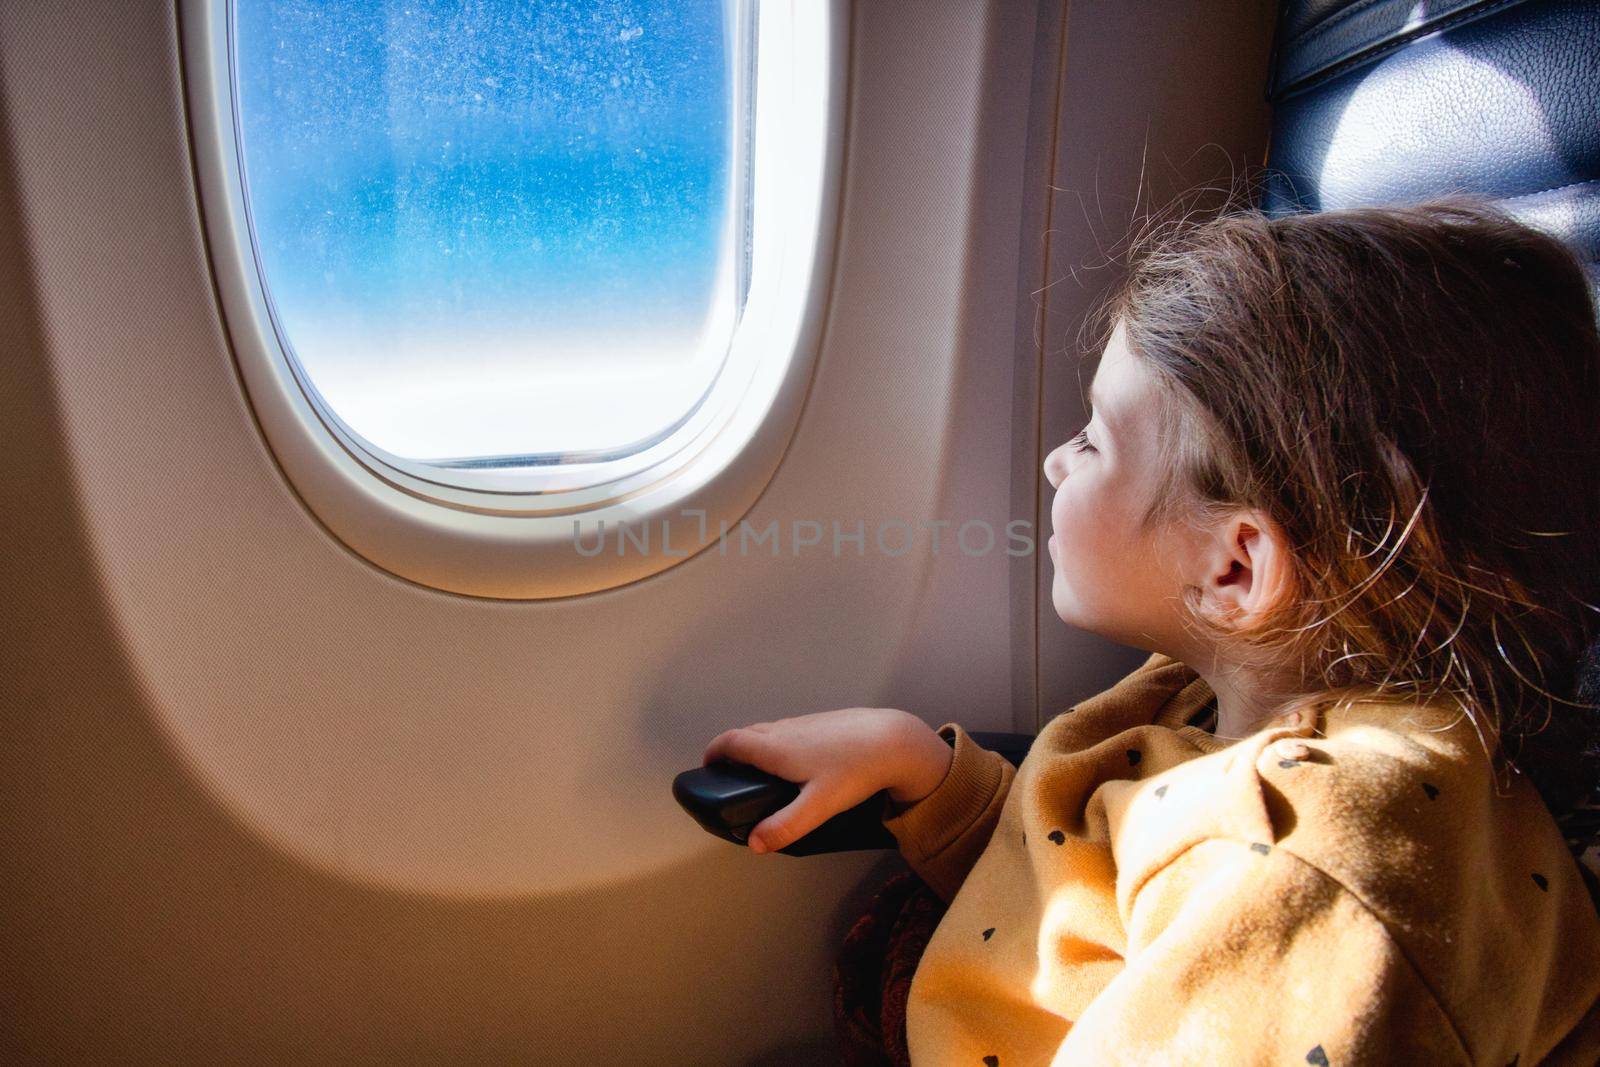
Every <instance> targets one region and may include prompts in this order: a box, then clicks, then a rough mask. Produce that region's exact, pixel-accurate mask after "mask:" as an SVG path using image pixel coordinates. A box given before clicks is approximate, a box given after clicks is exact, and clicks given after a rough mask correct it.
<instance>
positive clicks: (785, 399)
mask: <svg viewBox="0 0 1600 1067" xmlns="http://www.w3.org/2000/svg"><path fill="white" fill-rule="evenodd" d="M231 6H232V5H231V0H183V3H182V6H181V8H180V15H181V18H182V25H181V27H180V31H181V38H182V49H183V53H184V56H183V58H184V67H185V83H186V86H185V88H186V93H187V97H188V108H189V120H190V134H191V141H192V148H193V152H194V159H195V167H196V180H197V183H198V186H199V198H200V208H201V212H202V223H203V227H202V228H203V231H204V235H205V241H206V245H207V248H208V252H209V255H210V258H211V265H212V272H213V276H214V279H215V282H216V288H217V296H218V299H219V301H220V305H221V307H220V310H221V314H222V319H223V327H224V330H225V332H226V335H227V338H228V342H229V345H230V348H231V350H232V353H233V357H234V361H235V364H236V366H237V368H238V372H239V376H240V379H241V382H242V385H243V388H244V392H245V394H246V397H247V400H248V402H249V404H250V407H251V408H252V409H253V411H254V412H255V416H256V421H257V423H258V424H259V426H260V428H261V432H262V434H263V436H264V437H265V439H266V443H267V445H268V447H269V449H270V451H271V452H272V454H273V455H274V456H275V457H276V459H277V462H278V464H279V466H280V468H281V469H282V471H283V473H284V475H285V477H286V478H287V479H288V481H289V483H290V484H291V485H292V486H293V487H294V489H295V491H296V492H297V494H298V495H299V496H300V498H301V500H302V501H303V502H304V504H305V505H306V507H308V508H309V509H310V510H311V512H312V513H313V514H314V515H315V516H316V517H317V518H318V519H319V520H320V521H321V523H322V524H323V526H325V527H326V528H327V529H328V530H329V531H330V532H331V533H332V534H333V535H334V536H335V537H337V538H338V539H339V540H340V541H342V542H343V543H344V544H345V545H346V546H348V547H349V548H350V549H352V550H353V551H354V552H356V553H357V554H358V555H360V556H362V557H363V558H365V559H367V560H368V561H370V562H371V563H373V564H375V565H377V566H378V567H380V568H382V569H383V570H386V571H388V572H390V573H392V574H395V575H397V576H399V577H401V578H405V579H408V580H410V581H413V582H416V583H419V584H421V585H425V586H429V587H432V588H435V589H440V590H445V591H448V592H452V593H460V594H464V595H469V596H477V597H489V598H494V599H504V600H537V599H546V598H553V597H565V596H573V595H578V594H582V593H588V592H596V591H599V590H603V589H611V588H615V587H617V586H620V585H625V584H628V583H629V582H633V581H637V580H639V579H641V578H645V577H648V576H650V575H652V574H656V573H659V572H661V571H663V570H665V569H667V568H669V567H671V566H673V565H675V564H677V563H680V562H682V561H683V560H685V559H688V558H691V557H692V556H694V555H695V554H696V553H698V552H700V551H702V550H704V549H705V548H707V547H709V546H711V545H713V544H715V543H717V532H716V531H717V530H718V528H719V526H720V525H721V524H724V523H725V524H726V527H724V528H727V527H732V526H734V525H735V524H736V523H737V522H738V520H739V519H740V518H741V517H742V516H743V515H744V514H745V513H746V512H748V510H749V509H750V507H751V506H752V505H753V504H754V503H755V501H756V499H757V498H758V497H759V496H760V494H761V492H762V491H763V490H764V489H765V488H766V485H767V484H768V482H770V480H771V478H772V476H773V474H774V473H775V472H776V470H777V467H778V463H779V461H780V460H781V459H782V457H783V453H784V451H785V449H786V448H787V447H788V444H789V441H790V440H791V438H792V437H793V434H794V430H795V427H796V425H797V424H798V421H799V416H800V411H801V408H802V406H803V402H804V399H805V393H806V391H807V389H808V387H809V384H810V380H811V376H812V373H813V371H814V369H815V366H816V361H817V350H818V347H819V343H820V340H821V333H822V325H823V319H824V315H825V311H826V305H827V299H828V291H829V287H830V283H831V276H832V261H833V250H834V243H835V239H836V232H837V220H838V211H839V199H840V195H841V193H840V191H841V185H842V173H841V171H842V167H841V163H842V157H843V152H844V140H845V129H844V126H845V119H846V108H845V103H846V101H845V96H846V93H845V85H846V78H847V73H848V40H847V36H846V31H847V27H848V17H847V16H848V10H847V7H848V3H847V0H820V2H819V0H776V2H775V0H761V3H760V25H761V27H762V31H758V32H763V33H764V35H765V36H764V38H763V40H762V43H761V49H762V52H761V62H760V63H758V64H757V74H756V79H757V81H756V119H755V124H756V136H755V138H754V157H755V164H754V166H755V175H756V180H755V182H754V183H753V188H754V202H753V204H752V213H753V216H754V219H755V224H754V229H755V233H756V236H757V240H756V242H755V243H754V244H753V255H752V269H751V282H750V289H749V297H748V299H747V302H746V305H745V308H744V313H743V315H742V316H741V318H740V322H739V325H738V326H737V328H736V329H735V330H734V334H733V338H732V340H731V342H730V350H732V349H735V348H737V347H738V346H745V351H747V352H749V353H750V355H749V356H748V358H745V359H743V360H738V359H736V358H735V356H734V355H730V357H729V359H728V361H727V362H728V364H729V365H730V366H737V367H739V368H741V370H740V371H739V375H738V376H737V377H736V378H734V379H731V382H732V385H733V386H734V387H736V388H737V390H738V392H737V393H735V394H734V395H733V396H732V398H731V399H727V400H725V401H724V402H723V408H722V410H721V412H720V413H719V414H718V417H717V421H715V422H713V423H712V424H711V425H709V426H702V427H701V428H700V429H699V431H698V435H697V436H696V437H695V438H693V439H690V440H686V441H682V442H669V444H671V445H672V446H673V447H672V448H671V453H672V455H673V456H676V457H677V459H678V462H677V463H676V464H675V465H672V464H667V465H662V464H659V463H658V464H656V465H654V466H652V467H650V468H647V469H646V470H644V471H642V472H639V473H637V474H635V475H633V476H632V477H630V478H628V479H625V480H623V481H611V482H606V483H602V484H599V485H591V486H586V487H581V488H577V489H557V490H554V491H551V490H545V491H540V492H527V491H517V490H515V489H514V488H511V487H510V483H506V482H504V481H502V483H501V484H502V486H504V487H496V486H495V484H494V482H493V480H492V479H485V478H483V477H482V476H479V475H474V476H473V477H472V479H471V481H472V482H473V483H475V484H468V485H462V484H450V483H449V482H446V481H444V480H442V479H439V478H437V477H436V476H435V475H434V474H433V473H432V471H431V470H430V469H419V467H418V466H417V465H414V464H408V463H406V461H403V460H402V461H398V462H392V461H391V460H393V459H394V458H393V457H388V458H386V457H384V456H383V454H381V453H379V452H378V451H377V450H376V449H373V448H372V447H371V446H370V445H367V444H366V443H365V442H362V441H361V440H360V439H359V438H356V437H354V435H352V434H350V433H349V432H348V430H347V429H344V428H343V427H342V426H341V424H340V423H339V421H338V420H337V418H329V417H328V416H329V415H330V412H328V411H327V410H326V409H325V408H322V407H321V406H320V405H319V403H318V402H317V401H316V400H315V399H314V398H313V396H312V395H311V394H312V392H313V390H310V389H309V388H308V384H309V383H303V382H302V380H301V378H300V376H299V375H298V374H297V373H296V370H295V368H294V366H293V363H292V357H291V356H290V355H289V353H288V352H287V351H286V350H285V348H284V346H283V345H282V344H281V343H280V342H279V335H278V331H277V327H276V326H275V324H274V321H273V312H272V307H271V298H270V295H269V294H268V292H267V290H266V287H265V283H264V279H263V277H262V273H261V270H260V268H259V264H258V263H257V260H256V256H255V250H254V236H253V234H252V232H251V229H250V219H249V213H248V212H249V208H248V205H247V203H246V201H245V186H244V176H243V169H242V163H241V160H240V154H239V143H238V138H237V133H236V116H235V106H234V105H235V99H234V93H233V77H232V47H231V41H232V33H231V26H230V13H231ZM772 20H780V21H777V22H776V23H775V22H774V21H772ZM785 29H786V30H788V31H789V32H788V33H787V34H786V35H783V36H781V37H780V36H779V34H780V33H781V31H783V30H785ZM775 31H776V32H775ZM773 39H776V40H783V41H785V42H787V49H786V52H787V54H779V53H774V52H773V51H772V48H773V46H772V45H771V44H769V40H773ZM771 129H779V130H781V131H782V132H783V135H782V136H772V135H767V136H765V137H763V136H762V131H763V130H771ZM767 234H770V236H768V237H766V239H765V242H764V243H763V241H762V239H761V238H762V235H767ZM724 384H725V385H726V384H727V383H724ZM686 451H687V453H688V454H684V453H685V452H686ZM438 470H439V472H441V473H442V472H443V471H444V470H445V469H444V468H439V469H438ZM667 527H670V530H671V541H670V542H669V543H667V544H663V545H660V548H659V551H641V550H639V547H638V542H637V540H634V541H633V542H630V543H628V544H625V543H624V539H623V536H622V535H623V532H624V531H625V530H632V531H635V532H637V531H639V530H640V528H643V529H644V531H645V532H646V534H648V533H649V532H650V531H651V530H652V529H656V530H664V529H666V528H667ZM580 534H581V537H582V538H583V547H582V550H580V546H579V536H580ZM636 536H637V534H636ZM630 549H631V550H630Z"/></svg>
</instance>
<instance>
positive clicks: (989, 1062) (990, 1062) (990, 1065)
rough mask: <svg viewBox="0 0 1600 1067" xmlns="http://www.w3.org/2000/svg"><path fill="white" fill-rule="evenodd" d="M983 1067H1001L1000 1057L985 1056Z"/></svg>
mask: <svg viewBox="0 0 1600 1067" xmlns="http://www.w3.org/2000/svg"><path fill="white" fill-rule="evenodd" d="M983 1067H1000V1057H999V1056H985V1057H984V1058H983Z"/></svg>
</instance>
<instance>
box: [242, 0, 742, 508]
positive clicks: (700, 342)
mask: <svg viewBox="0 0 1600 1067" xmlns="http://www.w3.org/2000/svg"><path fill="white" fill-rule="evenodd" d="M230 14H231V18H232V23H231V27H230V33H231V42H232V52H233V55H232V63H233V67H232V77H233V92H234V109H235V110H234V122H235V126H236V134H237V141H238V145H239V157H240V158H239V163H240V166H241V168H242V171H243V180H244V187H245V200H246V204H247V212H248V218H249V229H250V238H251V241H252V242H253V249H254V255H255V260H256V264H257V268H258V270H259V272H260V274H261V276H262V279H263V283H264V287H265V290H266V292H267V294H268V299H269V305H270V308H271V316H272V321H273V325H274V329H275V330H276V332H277V335H278V339H279V342H280V343H281V344H282V345H283V347H284V349H285V352H286V354H287V355H288V357H289V360H290V363H291V365H292V366H293V368H294V370H295V375H296V377H297V378H298V380H299V381H300V384H301V386H302V388H303V389H304V390H305V392H306V393H307V395H308V396H309V397H310V398H311V400H312V401H313V404H314V405H315V407H316V408H317V411H318V413H319V415H320V416H321V417H323V418H324V419H325V420H331V421H332V422H333V423H336V424H337V425H338V426H339V427H340V428H341V429H342V430H343V431H344V434H345V436H346V437H347V438H353V439H354V440H355V441H356V442H357V443H358V444H359V445H360V446H361V447H362V448H364V449H366V450H367V451H368V452H369V453H371V454H372V455H374V456H376V457H378V458H380V459H382V460H384V461H389V462H394V463H397V464H400V465H402V466H403V467H404V468H405V469H408V470H412V471H416V470H418V469H422V470H424V471H425V472H427V474H426V476H428V477H431V478H433V479H434V480H437V481H441V482H443V483H445V484H459V485H471V484H473V483H472V482H471V480H470V479H471V474H470V472H493V473H496V474H498V475H499V476H500V477H501V478H502V482H501V483H500V484H502V485H507V486H510V485H513V484H514V486H515V487H516V488H519V489H533V490H535V491H537V490H540V489H543V488H545V487H547V486H554V485H557V484H558V483H559V479H560V478H561V476H562V474H563V472H566V473H567V474H568V475H572V474H573V472H578V474H577V475H576V477H569V479H568V481H567V482H566V483H565V484H566V485H568V486H572V485H577V486H581V485H584V484H595V483H596V482H598V481H602V480H604V479H605V478H606V477H613V478H614V477H616V476H617V471H616V470H615V469H613V468H614V467H616V466H617V465H618V464H621V465H622V466H624V467H625V466H626V464H627V461H628V458H629V457H640V456H644V455H646V454H649V455H659V453H660V451H661V446H662V445H663V443H664V442H666V443H668V444H669V445H670V441H671V440H672V439H673V437H674V435H675V434H681V433H687V432H689V431H690V430H691V429H693V417H694V416H696V415H697V413H698V414H704V412H701V411H700V409H701V408H703V407H705V405H706V400H707V397H708V396H710V395H711V394H712V391H713V386H714V385H715V383H716V382H717V380H718V378H719V376H723V375H724V374H725V373H726V372H727V371H728V364H729V354H730V351H732V350H733V347H732V345H731V341H732V338H733V336H734V333H735V330H736V328H737V327H738V325H739V321H740V316H741V313H742V311H743V309H744V306H745V302H746V294H747V292H748V290H749V279H750V276H751V258H752V254H753V252H752V249H753V245H752V238H754V239H755V240H759V239H760V237H761V235H760V234H753V233H752V229H753V227H752V226H751V224H750V219H751V218H752V213H751V197H750V195H749V187H750V179H751V166H750V162H749V160H750V158H751V152H752V150H753V149H752V141H753V123H752V121H750V116H752V115H753V108H754V100H753V97H754V92H753V78H754V70H755V63H756V58H757V57H756V56H755V54H754V53H755V43H756V40H757V38H756V34H755V12H754V6H753V0H608V2H604V3H601V2H568V3H552V4H529V3H526V2H525V0H474V2H472V3H466V4H463V3H460V2H450V0H339V2H329V0H234V3H233V6H232V8H231V12H230ZM608 464H609V465H610V466H609V467H608ZM624 473H626V472H624ZM508 475H509V476H510V477H511V478H512V479H513V481H504V479H505V477H506V476H508ZM519 479H520V480H519Z"/></svg>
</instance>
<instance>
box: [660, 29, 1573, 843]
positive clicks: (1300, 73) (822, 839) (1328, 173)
mask: <svg viewBox="0 0 1600 1067" xmlns="http://www.w3.org/2000/svg"><path fill="white" fill-rule="evenodd" d="M1274 38H1275V40H1274V45H1273V56H1272V63H1271V68H1270V74H1269V78H1268V87H1267V91H1266V95H1267V99H1268V101H1269V103H1271V105H1272V134H1271V141H1270V150H1269V153H1268V158H1267V165H1268V168H1269V174H1268V179H1267V181H1266V183H1265V188H1264V190H1263V192H1262V194H1261V195H1262V207H1263V209H1264V210H1266V211H1268V212H1269V213H1274V214H1284V213H1288V212H1294V211H1318V210H1323V209H1330V208H1339V207H1346V206H1355V205H1359V204H1376V203H1382V202H1392V201H1406V200H1421V199H1425V198H1427V197H1429V196H1433V195H1439V194H1441V193H1444V192H1451V191H1459V192H1470V193H1475V194H1480V195H1485V196H1489V197H1492V198H1494V200H1495V201H1496V202H1498V203H1499V204H1500V205H1502V206H1503V207H1504V208H1505V209H1506V210H1507V211H1509V212H1511V213H1512V214H1514V215H1516V216H1517V217H1519V218H1520V219H1521V220H1522V221H1524V222H1526V223H1528V224H1530V225H1533V226H1537V227H1540V228H1542V229H1545V230H1546V231H1548V232H1550V233H1553V234H1555V235H1556V236H1558V237H1561V238H1563V239H1564V240H1566V241H1567V242H1569V244H1570V245H1571V246H1572V247H1573V248H1574V249H1576V250H1577V252H1578V254H1579V256H1580V258H1581V259H1582V261H1583V262H1584V264H1585V267H1586V269H1587V271H1588V274H1589V278H1590V282H1591V286H1592V287H1594V288H1595V289H1596V292H1597V302H1600V5H1596V4H1594V3H1593V2H1592V0H1288V2H1286V3H1285V4H1284V6H1283V7H1282V9H1281V10H1280V12H1279V17H1278V23H1277V28H1276V30H1275V33H1274ZM1580 675H1581V676H1582V678H1583V679H1584V689H1583V697H1582V698H1583V699H1586V700H1590V701H1596V700H1600V640H1597V641H1596V642H1595V644H1593V645H1591V646H1590V648H1589V649H1588V650H1587V652H1586V654H1585V656H1584V665H1583V667H1582V669H1581V670H1580ZM972 736H973V738H974V740H976V741H977V742H978V744H980V745H982V746H983V747H985V748H989V749H992V750H995V751H999V752H1001V753H1002V754H1003V755H1005V756H1006V758H1007V759H1009V760H1011V762H1013V763H1016V764H1020V763H1021V762H1022V758H1023V757H1024V756H1025V755H1026V754H1027V750H1028V745H1029V743H1031V741H1032V740H1033V738H1032V736H1031V735H1028V734H1005V733H985V734H973V735H972ZM673 792H674V795H675V796H677V797H678V799H679V802H680V803H682V804H683V806H684V807H685V808H686V809H688V810H689V811H690V813H691V814H692V815H694V817H695V818H696V819H697V820H698V821H699V822H700V823H701V825H702V826H704V827H705V828H706V829H707V830H709V831H710V832H712V833H715V834H717V835H718V836H721V837H723V838H725V839H726V840H729V841H734V842H737V843H741V844H742V843H743V841H744V836H745V834H746V833H748V831H749V830H750V828H751V827H753V826H754V825H755V824H756V823H757V822H759V821H760V820H761V819H763V818H765V817H766V816H767V815H768V814H770V813H771V812H773V811H776V810H778V809H779V808H781V807H782V806H783V805H785V804H787V803H788V802H789V800H791V799H793V797H794V796H795V794H796V793H797V792H798V788H797V787H796V786H794V785H793V784H791V783H788V782H784V781H783V780H781V779H778V778H775V777H773V776H772V775H768V774H765V773H764V772H761V771H758V770H756V769H755V768H748V767H739V766H736V765H722V766H721V767H716V766H713V767H711V768H703V769H702V768H697V769H695V770H693V771H686V772H684V773H683V774H681V775H679V776H678V780H677V781H675V782H674V783H673ZM1592 803H1593V810H1591V811H1588V812H1581V813H1579V814H1578V815H1577V816H1576V820H1585V819H1587V820H1588V821H1587V822H1583V823H1582V826H1584V827H1586V826H1589V825H1591V824H1592V823H1593V822H1594V820H1595V819H1596V818H1600V796H1597V797H1595V798H1593V801H1592ZM881 813H882V800H881V797H874V798H872V799H870V800H868V801H865V802H864V803H862V804H860V805H858V806H857V807H856V808H854V809H851V810H850V811H847V812H841V813H840V814H839V815H836V816H835V817H834V818H833V819H831V820H829V821H828V822H827V823H825V824H823V826H822V827H819V828H818V829H817V830H816V831H814V832H813V833H812V834H809V835H807V836H806V837H803V838H801V839H800V840H799V841H796V842H794V843H793V844H791V845H790V846H788V847H787V848H784V849H781V850H780V851H782V852H784V853H786V854H789V855H796V856H805V855H815V854H817V853H821V852H836V851H847V850H853V849H874V848H894V847H895V842H894V839H893V837H892V836H891V835H890V834H889V833H888V831H887V830H885V829H884V828H883V826H882V824H881V819H880V816H881ZM1576 820H1575V821H1572V822H1569V826H1571V827H1572V828H1573V829H1574V830H1575V829H1578V828H1579V827H1578V825H1577V823H1576ZM1585 860H1586V862H1587V864H1588V865H1589V867H1590V868H1591V870H1594V871H1595V872H1596V873H1597V874H1600V857H1597V856H1596V854H1595V852H1594V851H1591V852H1590V853H1589V854H1588V855H1587V856H1586V857H1585Z"/></svg>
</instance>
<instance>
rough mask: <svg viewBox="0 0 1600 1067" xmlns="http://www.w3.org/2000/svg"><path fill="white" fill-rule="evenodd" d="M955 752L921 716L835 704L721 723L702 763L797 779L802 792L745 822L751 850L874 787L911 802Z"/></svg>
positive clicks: (792, 834) (782, 839)
mask: <svg viewBox="0 0 1600 1067" xmlns="http://www.w3.org/2000/svg"><path fill="white" fill-rule="evenodd" d="M954 755H955V754H954V753H953V752H952V751H951V749H950V746H949V745H948V744H947V743H946V742H945V740H944V739H943V738H942V737H940V736H939V735H938V733H937V732H936V731H935V730H934V729H933V728H932V727H931V726H929V725H928V724H927V723H925V722H923V721H922V720H921V719H919V718H917V717H916V716H915V715H912V714H911V713H910V712H908V711H899V710H896V709H894V708H841V709H839V710H838V711H822V712H817V713H816V714H813V715H801V716H799V717H797V718H793V719H779V720H778V721H777V722H758V723H755V724H754V725H752V726H745V727H740V728H738V729H733V730H725V731H723V732H722V733H720V734H718V735H717V736H716V737H715V738H713V739H712V741H711V744H709V745H707V746H706V751H705V756H704V757H703V758H702V760H701V765H702V766H703V765H705V764H707V763H710V762H711V761H713V760H719V759H725V760H731V761H733V762H735V763H745V764H749V765H750V766H752V767H759V768H760V769H761V770H763V771H766V772H767V773H768V774H775V775H777V776H778V777H779V778H782V779H784V780H785V781H790V782H795V783H797V784H799V785H800V795H799V796H797V797H795V798H794V800H792V801H790V802H789V804H787V805H786V806H785V807H783V808H782V809H780V810H778V811H775V812H773V813H772V814H771V815H769V816H767V817H766V818H765V819H763V820H761V822H759V823H757V824H756V825H755V826H754V827H752V828H751V831H750V836H749V839H748V842H747V843H748V844H749V846H750V850H751V851H752V852H758V853H759V852H775V851H777V850H778V849H780V848H787V847H788V846H789V845H791V844H793V843H794V842H795V841H798V840H799V839H800V838H802V837H804V836H805V835H806V834H809V833H810V832H811V831H812V830H815V829H816V828H817V827H819V826H821V825H822V824H823V823H824V822H827V821H828V820H829V819H831V818H832V817H833V816H835V815H837V814H838V813H839V812H841V811H845V810H847V809H849V808H853V807H855V806H856V805H857V804H859V803H861V802H862V801H863V800H866V799H867V798H868V797H870V796H872V795H873V794H874V793H876V792H878V791H879V790H880V789H886V790H888V791H889V796H890V797H891V798H892V799H893V800H894V801H895V803H897V804H901V805H911V804H914V803H916V802H917V801H919V800H921V799H922V798H923V797H925V796H927V795H928V794H929V793H931V792H933V790H934V789H935V788H936V787H937V786H938V785H939V783H940V782H942V781H943V780H944V776H945V773H946V772H947V771H949V769H950V761H951V760H952V759H953V758H954Z"/></svg>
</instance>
